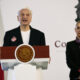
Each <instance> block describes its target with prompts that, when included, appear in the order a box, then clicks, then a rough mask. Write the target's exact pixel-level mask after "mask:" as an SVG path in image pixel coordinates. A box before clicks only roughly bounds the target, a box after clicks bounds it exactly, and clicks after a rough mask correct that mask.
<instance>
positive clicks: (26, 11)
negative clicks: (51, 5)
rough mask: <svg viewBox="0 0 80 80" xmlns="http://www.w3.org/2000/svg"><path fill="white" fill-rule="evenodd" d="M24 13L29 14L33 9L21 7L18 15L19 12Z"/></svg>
mask: <svg viewBox="0 0 80 80" xmlns="http://www.w3.org/2000/svg"><path fill="white" fill-rule="evenodd" d="M22 13H28V14H31V10H30V9H27V8H26V9H21V10H20V11H19V12H18V15H19V14H22Z"/></svg>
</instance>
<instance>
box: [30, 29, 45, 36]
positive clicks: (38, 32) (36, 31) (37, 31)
mask: <svg viewBox="0 0 80 80" xmlns="http://www.w3.org/2000/svg"><path fill="white" fill-rule="evenodd" d="M31 30H32V32H33V33H34V34H40V35H43V34H44V33H43V32H42V31H40V30H38V29H35V28H32V29H31Z"/></svg>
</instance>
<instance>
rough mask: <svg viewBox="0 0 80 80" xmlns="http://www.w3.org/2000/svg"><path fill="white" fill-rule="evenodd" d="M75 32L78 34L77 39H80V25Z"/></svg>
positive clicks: (79, 24)
mask: <svg viewBox="0 0 80 80" xmlns="http://www.w3.org/2000/svg"><path fill="white" fill-rule="evenodd" d="M75 32H76V34H77V37H78V38H80V23H78V24H77V26H76V28H75Z"/></svg>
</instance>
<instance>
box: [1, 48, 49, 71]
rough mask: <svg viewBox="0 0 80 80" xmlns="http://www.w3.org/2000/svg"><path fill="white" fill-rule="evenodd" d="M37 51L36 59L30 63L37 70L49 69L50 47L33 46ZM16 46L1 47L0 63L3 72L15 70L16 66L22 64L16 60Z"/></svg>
mask: <svg viewBox="0 0 80 80" xmlns="http://www.w3.org/2000/svg"><path fill="white" fill-rule="evenodd" d="M33 48H34V50H35V58H34V60H33V61H32V62H31V63H29V64H31V65H35V66H36V68H42V69H43V70H44V69H47V68H48V62H49V58H50V56H49V46H33ZM15 49H16V46H11V47H0V61H1V66H2V69H3V70H8V69H9V68H14V66H15V65H17V64H20V63H19V62H17V60H16V59H15V54H14V53H15Z"/></svg>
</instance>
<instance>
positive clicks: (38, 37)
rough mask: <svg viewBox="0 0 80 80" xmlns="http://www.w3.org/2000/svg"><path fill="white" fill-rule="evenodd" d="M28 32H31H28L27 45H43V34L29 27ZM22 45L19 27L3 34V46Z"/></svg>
mask: <svg viewBox="0 0 80 80" xmlns="http://www.w3.org/2000/svg"><path fill="white" fill-rule="evenodd" d="M30 30H31V32H30V39H29V44H30V45H32V46H35V45H36V46H37V45H40V46H41V45H45V36H44V33H43V32H41V31H38V30H36V29H33V28H32V27H31V26H30ZM13 37H15V38H16V41H12V40H11V39H12V38H13ZM22 43H23V41H22V37H21V32H20V26H19V27H17V28H15V29H13V30H10V31H7V32H6V33H5V36H4V44H3V46H18V45H20V44H22Z"/></svg>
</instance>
